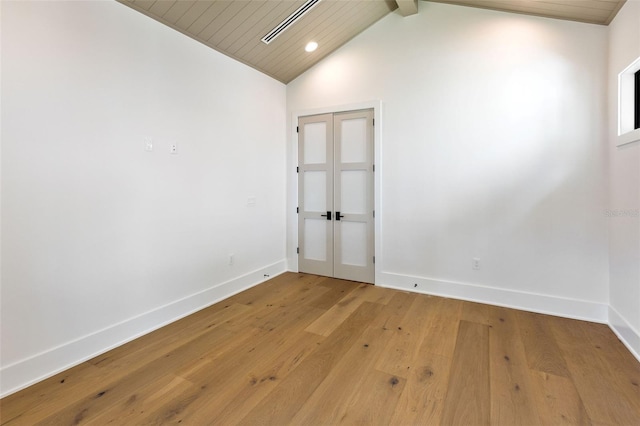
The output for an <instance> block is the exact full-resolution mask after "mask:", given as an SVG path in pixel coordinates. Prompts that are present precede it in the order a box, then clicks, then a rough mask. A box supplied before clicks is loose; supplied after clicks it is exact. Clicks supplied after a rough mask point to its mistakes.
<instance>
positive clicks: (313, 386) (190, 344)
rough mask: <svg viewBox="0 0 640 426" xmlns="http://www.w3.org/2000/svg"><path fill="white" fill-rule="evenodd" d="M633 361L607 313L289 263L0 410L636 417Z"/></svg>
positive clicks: (364, 419) (48, 420) (261, 419)
mask: <svg viewBox="0 0 640 426" xmlns="http://www.w3.org/2000/svg"><path fill="white" fill-rule="evenodd" d="M343 291H344V293H343ZM352 297H353V301H348V299H349V298H352ZM343 302H346V303H345V304H346V305H350V304H351V303H353V305H350V306H349V308H348V310H347V311H350V313H349V315H343V314H341V315H339V317H338V319H336V318H326V317H325V319H324V320H323V321H326V322H327V323H331V328H333V330H332V332H330V333H329V335H328V336H326V337H325V336H322V335H318V334H316V333H309V332H306V331H305V329H307V328H308V327H309V326H310V325H311V324H313V323H315V322H316V321H318V320H319V319H320V318H321V317H323V316H325V315H327V313H328V312H335V311H338V310H339V309H341V308H337V307H336V306H337V305H338V304H339V303H343ZM333 321H335V323H333ZM543 346H544V347H543ZM378 367H380V368H378ZM544 370H547V371H544ZM548 371H555V372H559V373H561V374H562V375H557V374H551V373H549V372H548ZM396 373H397V374H396ZM639 377H640V363H638V361H637V360H636V359H635V358H634V357H633V356H632V355H631V354H630V353H629V352H628V350H627V349H626V348H625V347H624V346H623V345H622V343H621V342H620V341H619V340H618V339H617V338H616V337H615V335H614V334H613V333H612V332H611V331H610V329H609V328H608V327H607V326H605V325H601V324H592V323H587V322H584V321H575V320H568V319H563V318H557V317H551V316H544V315H538V314H530V313H526V312H520V311H515V310H511V309H506V308H499V307H492V306H486V305H480V304H468V303H467V302H461V301H458V300H452V299H446V298H440V297H431V296H426V295H418V294H415V293H408V292H401V291H395V290H389V289H383V288H376V287H372V286H369V285H360V284H359V283H351V282H347V281H342V280H333V279H328V278H325V277H319V276H314V275H306V274H295V273H286V274H283V275H281V276H278V277H275V278H274V279H272V280H269V281H268V282H266V283H264V284H262V285H260V286H257V287H254V288H251V289H249V290H247V291H245V292H243V293H240V294H238V295H236V296H233V297H231V298H229V299H227V300H225V301H223V302H220V303H218V304H215V305H213V306H211V307H209V308H206V309H203V310H201V311H198V312H196V313H194V314H193V315H190V316H188V317H186V318H183V319H181V320H179V321H177V322H175V323H173V324H170V325H169V326H167V327H163V328H162V329H159V330H156V331H155V332H152V333H149V334H148V335H145V336H143V337H141V338H139V339H136V340H134V341H132V342H129V343H128V344H126V345H123V346H121V347H119V348H116V349H114V350H112V351H109V352H107V353H105V354H103V355H100V356H98V357H96V358H94V359H92V360H90V361H88V362H85V363H82V364H81V365H79V366H77V367H75V368H73V369H70V370H68V371H66V372H64V373H61V374H58V375H56V376H54V377H52V378H50V379H48V380H45V381H43V382H41V383H39V384H37V385H34V386H32V387H30V388H28V389H25V390H23V391H21V392H18V393H15V394H13V395H10V396H8V397H5V398H3V399H1V400H0V413H1V417H0V423H2V424H3V425H5V424H7V425H23V424H25V425H27V424H28V425H31V424H55V425H58V424H68V423H71V424H83V423H90V424H179V423H180V424H185V423H188V424H210V423H212V422H215V423H217V424H238V423H243V424H274V425H275V424H292V423H300V424H337V423H348V424H400V425H418V424H474V425H475V424H486V423H488V422H491V423H492V424H496V425H500V424H508V425H516V424H527V425H528V424H585V425H588V424H596V425H600V424H602V425H604V424H616V425H617V424H620V425H631V424H633V425H635V424H640V390H639V389H638V381H639V380H640V379H639Z"/></svg>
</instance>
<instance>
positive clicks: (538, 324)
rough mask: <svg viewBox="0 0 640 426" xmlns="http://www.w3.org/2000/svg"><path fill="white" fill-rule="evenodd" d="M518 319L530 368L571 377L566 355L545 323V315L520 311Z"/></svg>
mask: <svg viewBox="0 0 640 426" xmlns="http://www.w3.org/2000/svg"><path fill="white" fill-rule="evenodd" d="M516 320H517V322H518V326H519V329H520V335H521V336H522V342H523V344H524V348H525V353H526V356H527V362H528V365H529V368H531V369H532V370H536V371H541V372H543V373H548V374H553V375H554V376H561V377H569V370H568V369H567V364H566V363H565V360H564V356H563V354H562V352H561V351H560V348H559V347H558V343H557V342H556V339H555V338H554V336H553V334H552V333H551V331H550V330H549V328H548V327H547V325H546V323H545V317H544V316H543V315H540V314H534V313H531V312H518V313H517V315H516Z"/></svg>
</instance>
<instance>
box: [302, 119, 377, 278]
mask: <svg viewBox="0 0 640 426" xmlns="http://www.w3.org/2000/svg"><path fill="white" fill-rule="evenodd" d="M298 124H299V125H298V127H299V129H298V139H299V144H298V164H299V170H298V191H299V193H298V202H299V204H300V205H299V216H298V235H299V237H298V238H299V257H298V266H299V269H300V271H302V272H309V273H314V274H318V275H326V276H331V277H336V278H342V279H348V280H353V281H363V282H369V283H373V282H374V277H375V273H374V265H373V256H374V236H373V232H374V223H373V206H374V200H373V194H374V191H373V110H363V111H352V112H348V113H339V114H338V113H337V114H323V115H316V116H309V117H301V118H300V119H299V121H298ZM338 213H339V216H337V215H338Z"/></svg>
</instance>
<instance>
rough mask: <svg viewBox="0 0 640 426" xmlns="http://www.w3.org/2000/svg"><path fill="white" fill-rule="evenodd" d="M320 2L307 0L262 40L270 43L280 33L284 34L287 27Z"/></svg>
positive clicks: (318, 0)
mask: <svg viewBox="0 0 640 426" xmlns="http://www.w3.org/2000/svg"><path fill="white" fill-rule="evenodd" d="M318 3H320V0H307V1H306V2H305V4H303V5H302V6H300V7H299V8H298V9H297V10H296V11H295V12H293V13H292V14H291V15H289V16H288V17H287V19H285V20H284V21H282V22H280V24H278V25H277V26H276V27H275V28H274V29H272V30H271V31H269V34H267V35H266V36H264V37H262V42H263V43H264V44H269V43H271V42H272V41H273V40H275V39H276V37H278V36H279V35H280V34H282V33H283V32H284V31H285V30H286V29H287V28H289V27H290V26H291V25H293V24H294V23H295V22H296V21H297V20H298V19H300V18H302V17H303V16H304V15H305V13H307V12H308V11H310V10H311V9H313V7H314V6H315V5H317V4H318Z"/></svg>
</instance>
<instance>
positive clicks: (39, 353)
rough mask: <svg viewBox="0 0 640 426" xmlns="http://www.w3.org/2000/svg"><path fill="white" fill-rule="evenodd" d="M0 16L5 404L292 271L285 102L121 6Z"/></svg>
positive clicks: (265, 82)
mask: <svg viewBox="0 0 640 426" xmlns="http://www.w3.org/2000/svg"><path fill="white" fill-rule="evenodd" d="M1 7H2V212H1V213H2V241H1V243H2V276H1V278H2V292H1V300H2V307H1V308H2V317H1V322H2V326H1V327H2V328H1V334H2V340H1V347H2V351H1V358H2V364H1V365H2V370H1V374H2V380H1V382H2V388H1V390H0V393H2V394H6V393H7V392H10V391H12V390H15V389H16V388H19V387H22V386H24V385H25V384H28V383H29V382H31V381H33V380H36V379H38V378H41V377H43V376H46V375H49V374H51V373H52V372H54V371H57V370H60V369H63V368H64V367H66V366H68V365H70V364H73V363H77V362H79V361H81V360H83V359H85V358H87V357H89V356H91V355H93V354H96V353H98V352H101V351H104V350H105V349H106V348H107V347H110V346H113V345H117V344H118V343H121V342H123V341H125V340H128V339H131V338H133V337H134V336H135V335H137V334H140V333H144V332H146V331H149V330H151V329H153V328H156V327H158V326H160V325H161V324H163V323H165V322H167V321H170V320H172V319H175V318H177V317H180V316H183V315H185V314H187V313H189V312H190V311H193V310H194V309H197V308H199V307H202V306H204V305H207V304H210V303H212V302H214V301H216V300H219V299H220V298H223V297H225V296H228V295H230V294H232V293H234V292H237V291H239V290H241V289H242V288H246V287H248V286H250V285H254V284H256V283H258V282H261V281H262V280H263V274H265V273H266V274H270V275H272V276H273V275H274V274H277V273H279V272H282V271H284V269H285V237H284V235H285V212H284V208H285V190H286V181H285V172H284V170H285V157H286V152H285V150H286V145H285V120H286V119H285V100H286V98H285V86H284V85H283V84H281V83H279V82H277V81H275V80H273V79H271V78H269V77H267V76H264V75H263V74H260V73H259V72H257V71H255V70H253V69H251V68H249V67H247V66H245V65H242V64H240V63H238V62H236V61H233V60H231V59H229V58H227V57H225V56H223V55H221V54H219V53H217V52H215V51H212V50H211V49H209V48H207V47H205V46H203V45H201V44H199V43H196V42H194V41H193V40H191V39H188V38H186V37H185V36H183V35H181V34H179V33H178V32H176V31H174V30H171V29H169V28H167V27H164V26H163V25H161V24H159V23H157V22H155V21H153V20H151V19H149V18H147V17H144V16H143V15H141V14H139V13H138V12H135V11H133V10H131V9H129V8H127V7H125V6H123V5H121V4H118V3H116V2H95V1H92V2H25V1H21V2H7V1H3V2H2V6H1ZM145 136H150V137H153V139H154V149H153V152H145V151H144V147H145V145H144V138H145ZM172 142H177V143H178V151H179V154H178V155H170V154H169V144H170V143H172ZM248 197H255V198H256V203H255V205H253V206H249V205H247V201H248ZM230 253H234V254H235V263H234V265H232V266H230V265H229V259H228V255H229V254H230Z"/></svg>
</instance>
